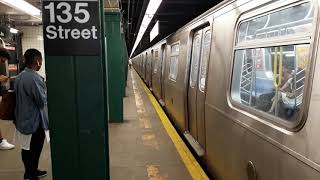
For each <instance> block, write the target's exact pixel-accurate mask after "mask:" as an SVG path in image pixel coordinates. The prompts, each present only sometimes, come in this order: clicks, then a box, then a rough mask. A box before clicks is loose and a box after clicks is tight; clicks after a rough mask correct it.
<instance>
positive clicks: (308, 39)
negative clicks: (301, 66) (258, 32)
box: [227, 1, 319, 131]
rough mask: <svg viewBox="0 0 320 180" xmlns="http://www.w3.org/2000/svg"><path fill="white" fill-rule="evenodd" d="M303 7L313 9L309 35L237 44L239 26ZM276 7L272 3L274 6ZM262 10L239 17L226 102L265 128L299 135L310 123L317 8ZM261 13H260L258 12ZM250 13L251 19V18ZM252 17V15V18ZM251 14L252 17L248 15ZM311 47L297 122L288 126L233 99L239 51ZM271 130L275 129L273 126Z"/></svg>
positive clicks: (297, 4) (302, 2) (287, 7)
mask: <svg viewBox="0 0 320 180" xmlns="http://www.w3.org/2000/svg"><path fill="white" fill-rule="evenodd" d="M304 3H310V4H311V7H312V8H313V19H312V29H311V31H310V33H305V34H301V35H299V36H293V37H290V36H288V37H286V38H282V37H280V38H277V37H276V38H273V39H272V40H270V41H267V42H266V41H265V40H262V41H261V42H259V41H258V42H254V43H251V44H250V43H238V39H239V29H240V25H241V24H242V23H243V22H246V21H250V20H252V19H255V18H259V17H262V16H265V15H267V14H271V13H274V12H277V11H282V10H284V9H289V8H291V7H294V6H299V5H301V4H304ZM274 4H276V2H275V3H272V4H271V7H272V5H274ZM262 8H265V7H260V8H258V9H254V10H249V11H247V12H244V13H242V14H241V15H239V18H238V21H237V23H236V24H235V31H234V34H235V36H234V42H233V55H232V63H231V73H230V77H229V83H228V91H227V100H228V105H229V106H230V107H231V108H232V109H235V110H237V111H238V112H240V113H242V114H245V115H247V116H249V117H252V118H253V119H255V120H258V121H260V122H263V123H264V124H267V125H270V122H271V124H275V125H276V126H280V128H284V129H286V130H289V131H298V130H299V129H301V127H303V124H304V122H305V121H306V119H307V113H308V112H307V110H308V107H309V103H310V94H311V87H310V83H311V82H310V81H311V80H312V76H313V74H314V72H313V68H312V67H313V65H314V61H315V57H314V54H315V53H314V51H315V48H314V37H315V35H314V34H315V30H316V25H317V17H318V11H319V9H318V7H317V6H315V4H314V2H312V1H299V2H298V1H294V2H287V3H286V4H278V6H276V7H274V8H273V9H271V10H268V8H266V11H262ZM259 10H260V11H259ZM250 13H251V16H250ZM252 13H253V14H252ZM248 14H249V15H248ZM303 44H308V45H309V52H308V53H309V54H308V57H309V61H308V64H307V67H306V71H305V74H306V75H305V81H304V85H305V86H304V90H303V96H302V97H303V100H302V105H301V110H300V112H298V116H297V118H295V119H294V120H293V121H292V122H289V121H287V120H285V119H282V118H280V117H277V116H275V115H270V114H268V113H267V112H263V111H260V110H259V109H256V108H254V107H250V106H246V105H244V104H242V103H241V102H237V101H236V100H234V99H233V98H232V86H233V78H234V73H235V64H236V53H237V51H241V50H248V49H254V48H268V47H282V46H290V45H291V46H297V45H303ZM271 126H272V125H271Z"/></svg>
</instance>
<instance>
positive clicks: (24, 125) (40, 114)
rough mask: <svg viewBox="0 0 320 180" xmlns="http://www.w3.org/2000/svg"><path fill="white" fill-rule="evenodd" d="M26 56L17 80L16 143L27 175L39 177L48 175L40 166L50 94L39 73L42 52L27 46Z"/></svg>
mask: <svg viewBox="0 0 320 180" xmlns="http://www.w3.org/2000/svg"><path fill="white" fill-rule="evenodd" d="M24 58H25V65H26V68H25V69H24V71H23V72H21V73H20V74H19V75H18V76H17V78H16V80H15V84H14V89H15V93H16V109H15V115H16V122H15V125H16V129H17V130H16V144H17V145H20V146H21V148H22V152H21V155H22V161H23V164H24V167H25V174H24V179H29V180H38V179H39V177H43V176H46V175H47V172H46V171H40V170H39V169H38V165H39V158H40V154H41V151H42V148H43V143H44V139H45V137H46V136H47V138H48V129H49V128H48V124H49V121H48V115H47V111H46V108H47V94H46V87H45V82H44V79H43V78H42V77H41V76H40V75H39V74H38V73H37V71H39V70H40V68H41V65H42V55H41V53H40V52H39V51H38V50H36V49H28V50H27V51H26V52H25V54H24Z"/></svg>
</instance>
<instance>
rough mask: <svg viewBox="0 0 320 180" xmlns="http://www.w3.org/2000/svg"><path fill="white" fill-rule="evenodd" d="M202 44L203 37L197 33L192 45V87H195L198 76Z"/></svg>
mask: <svg viewBox="0 0 320 180" xmlns="http://www.w3.org/2000/svg"><path fill="white" fill-rule="evenodd" d="M200 45H201V38H200V35H199V34H198V35H196V36H195V37H194V38H193V45H192V59H191V69H190V82H189V84H190V87H195V85H196V83H197V78H198V71H199V67H198V66H199V59H200Z"/></svg>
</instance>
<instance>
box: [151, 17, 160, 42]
mask: <svg viewBox="0 0 320 180" xmlns="http://www.w3.org/2000/svg"><path fill="white" fill-rule="evenodd" d="M158 34H159V21H157V22H156V24H155V25H154V26H153V28H152V30H151V32H150V42H151V41H152V40H153V39H154V38H155V37H157V36H158Z"/></svg>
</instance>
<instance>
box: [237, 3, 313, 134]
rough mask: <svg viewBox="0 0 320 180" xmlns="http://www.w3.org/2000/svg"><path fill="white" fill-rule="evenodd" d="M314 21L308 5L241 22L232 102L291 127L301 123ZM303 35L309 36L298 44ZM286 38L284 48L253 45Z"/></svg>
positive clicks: (262, 44)
mask: <svg viewBox="0 0 320 180" xmlns="http://www.w3.org/2000/svg"><path fill="white" fill-rule="evenodd" d="M313 19H314V10H313V7H312V5H311V3H304V4H299V5H296V6H292V7H289V8H286V9H284V10H280V11H278V12H273V13H271V14H266V15H265V16H260V17H259V18H255V19H252V20H249V21H245V22H243V23H240V25H239V26H240V27H239V28H238V29H237V31H238V33H237V34H238V37H237V40H238V42H236V46H235V55H234V66H233V74H232V83H231V99H232V100H233V102H236V103H237V104H240V105H242V106H245V107H249V109H251V110H250V112H252V113H258V112H259V113H258V114H259V115H261V116H263V117H268V119H270V120H273V121H276V122H278V123H280V124H282V125H284V126H287V127H289V128H291V127H295V125H297V124H298V123H299V122H300V121H299V119H300V117H301V116H300V115H301V113H302V111H303V102H304V99H303V98H304V90H305V87H304V86H305V80H306V79H307V78H306V76H307V75H308V74H307V73H306V72H307V68H308V67H309V66H308V65H309V64H310V61H311V60H310V48H311V46H310V43H311V40H312V39H311V32H312V29H313V28H312V27H313ZM293 34H294V35H295V36H290V35H293ZM298 35H299V36H301V37H308V38H305V40H301V41H294V37H296V36H298ZM282 36H287V37H288V40H287V41H285V42H286V43H284V44H283V45H279V44H277V41H274V42H273V41H270V42H267V43H258V44H257V43H256V44H255V43H254V42H255V41H259V40H260V39H263V38H274V39H275V40H276V39H277V38H280V37H282ZM291 37H292V39H293V41H292V42H291V41H290V38H291ZM252 40H255V41H252ZM245 41H246V43H245V44H244V45H243V44H241V43H242V42H245ZM239 42H240V43H239ZM251 42H252V43H251ZM246 46H248V47H247V48H246ZM249 109H247V110H248V111H249Z"/></svg>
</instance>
